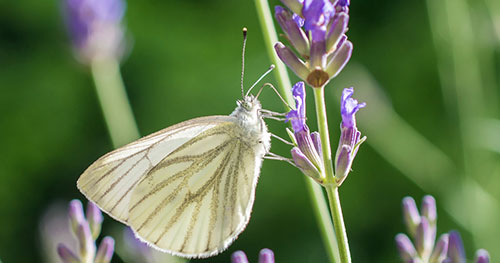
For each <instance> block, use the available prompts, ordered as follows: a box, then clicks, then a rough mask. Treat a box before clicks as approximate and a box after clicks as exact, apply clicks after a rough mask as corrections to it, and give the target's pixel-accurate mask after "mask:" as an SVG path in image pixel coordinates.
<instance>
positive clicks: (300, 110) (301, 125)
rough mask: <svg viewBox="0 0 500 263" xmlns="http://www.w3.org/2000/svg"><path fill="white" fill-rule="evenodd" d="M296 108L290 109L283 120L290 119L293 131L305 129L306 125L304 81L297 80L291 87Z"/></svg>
mask: <svg viewBox="0 0 500 263" xmlns="http://www.w3.org/2000/svg"><path fill="white" fill-rule="evenodd" d="M292 94H293V98H294V99H295V108H296V110H291V111H290V112H289V113H288V114H287V115H286V120H285V122H288V121H291V123H292V128H293V131H294V132H295V133H297V132H299V131H303V130H305V126H306V90H305V85H304V82H302V81H299V82H297V83H295V85H293V87H292Z"/></svg>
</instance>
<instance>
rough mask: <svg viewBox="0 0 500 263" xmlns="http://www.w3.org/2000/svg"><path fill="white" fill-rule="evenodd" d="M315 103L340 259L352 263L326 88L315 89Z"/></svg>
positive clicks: (345, 262) (327, 188) (343, 262)
mask: <svg viewBox="0 0 500 263" xmlns="http://www.w3.org/2000/svg"><path fill="white" fill-rule="evenodd" d="M313 90H314V101H315V105H316V116H317V119H318V130H319V134H320V137H321V150H322V152H323V163H324V164H325V171H324V173H325V184H324V185H325V189H326V193H327V194H328V201H329V204H330V212H331V214H332V220H333V225H334V227H335V233H336V235H335V236H336V238H337V243H338V247H339V253H340V259H341V261H340V262H342V263H350V262H351V254H350V252H349V242H348V241H347V233H346V230H345V225H344V218H343V216H342V207H341V206H340V198H339V192H338V186H337V185H336V184H335V174H334V172H333V162H332V152H331V147H330V135H329V132H328V122H327V116H326V105H325V89H324V87H320V88H313Z"/></svg>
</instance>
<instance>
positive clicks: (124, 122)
mask: <svg viewBox="0 0 500 263" xmlns="http://www.w3.org/2000/svg"><path fill="white" fill-rule="evenodd" d="M90 67H91V70H92V76H93V78H94V82H95V87H96V91H97V97H98V98H99V103H100V104H101V109H102V112H103V115H104V120H105V122H106V125H107V127H108V131H109V136H110V138H111V141H112V142H113V146H114V147H115V148H116V147H119V146H122V145H124V144H126V143H129V142H131V141H133V140H136V139H138V138H139V131H138V129H137V125H136V123H135V119H134V115H133V113H132V109H131V108H130V104H129V102H128V98H127V93H126V91H125V87H124V85H123V81H122V78H121V75H120V65H119V63H118V61H116V60H114V59H106V60H94V61H93V62H92V64H91V66H90Z"/></svg>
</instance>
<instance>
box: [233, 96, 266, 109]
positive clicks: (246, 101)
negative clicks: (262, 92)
mask: <svg viewBox="0 0 500 263" xmlns="http://www.w3.org/2000/svg"><path fill="white" fill-rule="evenodd" d="M236 104H237V105H238V108H241V109H242V110H245V111H247V112H249V113H252V112H257V111H258V110H260V109H261V108H262V106H261V105H260V102H259V100H258V99H257V98H256V97H255V96H253V95H249V96H245V97H243V99H242V100H238V101H237V102H236Z"/></svg>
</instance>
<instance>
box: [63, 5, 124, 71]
mask: <svg viewBox="0 0 500 263" xmlns="http://www.w3.org/2000/svg"><path fill="white" fill-rule="evenodd" d="M63 1H64V15H65V20H66V23H67V25H68V29H69V33H70V35H71V39H72V42H73V47H74V48H75V51H76V53H77V55H78V58H79V59H80V60H81V61H82V62H84V63H91V62H92V61H93V60H94V59H102V58H115V59H119V58H120V57H121V55H122V52H123V38H124V29H123V26H122V19H123V15H124V13H125V3H124V2H123V0H63Z"/></svg>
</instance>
